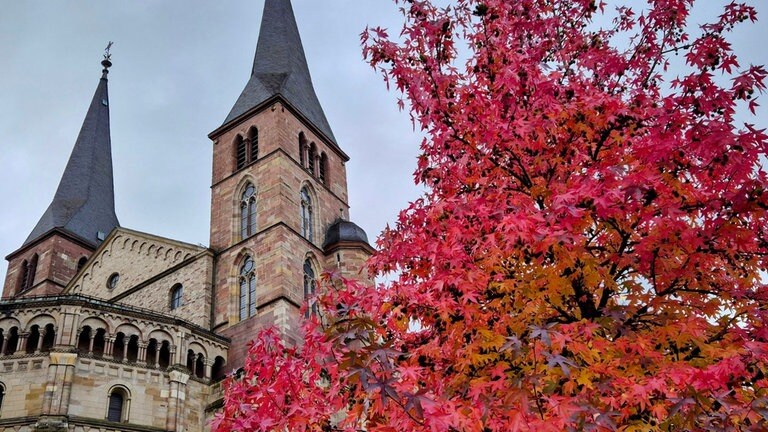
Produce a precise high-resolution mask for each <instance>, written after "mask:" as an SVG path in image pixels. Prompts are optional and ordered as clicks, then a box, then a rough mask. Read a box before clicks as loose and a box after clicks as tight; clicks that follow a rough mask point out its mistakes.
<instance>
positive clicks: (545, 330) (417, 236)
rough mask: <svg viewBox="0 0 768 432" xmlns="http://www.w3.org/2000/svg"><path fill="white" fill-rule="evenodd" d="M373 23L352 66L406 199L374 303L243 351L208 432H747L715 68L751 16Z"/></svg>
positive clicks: (754, 335) (737, 188)
mask: <svg viewBox="0 0 768 432" xmlns="http://www.w3.org/2000/svg"><path fill="white" fill-rule="evenodd" d="M700 1H701V0H700ZM395 3H396V4H399V5H400V6H401V8H402V9H401V12H402V14H403V17H404V21H405V22H404V25H403V28H402V31H401V32H400V33H399V35H398V36H396V37H395V36H393V35H392V34H390V33H389V32H387V31H385V30H383V29H379V28H376V27H372V28H369V29H367V30H366V31H365V32H364V34H363V35H362V36H361V40H362V42H363V53H364V56H365V58H366V59H367V61H368V62H369V63H370V64H371V65H372V66H373V67H374V68H376V69H377V70H378V71H379V72H380V73H381V74H382V77H383V79H384V81H385V84H386V85H387V87H389V86H390V84H391V85H392V88H393V89H396V91H397V92H399V93H400V94H399V95H398V96H399V97H398V101H397V103H398V105H399V106H400V108H401V109H404V110H408V111H409V114H410V116H411V119H412V121H413V125H414V127H415V128H419V129H420V132H422V133H423V140H422V142H421V144H420V149H421V154H420V155H419V157H418V159H417V161H416V171H415V173H414V179H415V181H416V182H417V183H419V184H420V185H421V186H422V188H423V190H424V194H423V196H422V197H420V198H419V199H417V200H415V201H414V202H413V203H411V204H410V205H409V206H408V207H407V208H406V209H404V210H402V211H401V212H400V213H399V215H398V218H397V221H396V222H395V223H393V225H392V226H388V227H387V229H385V230H384V232H383V233H382V234H381V235H380V237H379V239H378V240H377V246H378V248H379V251H378V253H377V254H376V255H374V256H373V257H372V258H371V260H370V262H369V263H368V270H369V271H370V273H371V274H374V275H378V276H384V275H387V276H388V277H387V278H386V280H387V282H386V283H384V284H381V285H380V286H378V287H376V288H371V287H366V286H362V285H360V284H358V283H355V282H354V281H346V280H337V281H335V283H334V284H332V285H330V286H329V287H328V289H327V290H320V292H322V294H321V295H319V296H318V303H319V304H320V305H323V308H324V309H325V312H326V313H325V314H324V322H323V323H322V326H321V325H320V324H321V323H319V322H308V323H306V324H305V325H304V327H303V329H302V330H303V331H302V333H301V335H302V337H301V339H302V341H301V342H300V343H299V344H297V345H296V346H288V345H287V344H285V343H283V342H282V341H281V339H280V334H279V332H276V331H272V332H269V331H268V332H267V333H265V334H263V335H260V336H259V338H258V339H257V342H256V343H254V344H253V345H252V346H251V350H250V352H249V359H248V362H247V364H246V367H245V368H244V373H243V377H242V379H240V380H235V379H233V378H231V379H230V380H229V381H228V382H229V384H228V385H227V386H226V388H227V390H226V396H225V402H224V407H223V412H224V413H225V415H222V416H219V417H217V418H216V420H215V426H216V429H217V430H220V431H224V430H234V429H237V428H241V429H242V428H246V427H248V428H251V427H252V428H265V427H269V428H270V429H271V430H286V429H287V430H322V428H323V427H324V426H323V425H327V424H329V423H328V419H331V418H343V420H339V421H338V422H337V424H334V427H337V428H338V429H340V430H344V431H353V430H370V431H400V430H409V431H417V432H424V431H430V432H433V431H434V432H437V431H440V432H444V431H449V430H461V431H467V432H499V431H510V430H513V431H514V430H520V431H534V430H535V431H560V430H587V431H609V430H625V431H630V430H692V431H698V430H748V429H749V428H752V429H753V430H765V429H768V402H767V401H766V399H765V394H766V392H768V380H766V379H765V377H764V374H765V371H768V349H767V348H766V347H767V346H768V294H766V293H768V290H766V289H765V284H764V282H762V281H763V280H764V270H765V269H766V268H768V228H766V227H768V223H766V217H767V216H768V193H767V192H766V191H768V178H767V177H768V174H766V171H765V167H764V163H765V161H766V160H768V154H766V152H768V136H766V134H765V132H764V129H763V128H762V127H756V126H754V125H751V124H748V123H747V124H744V125H743V126H739V125H737V123H736V120H735V119H736V118H737V117H742V115H743V116H748V115H749V113H750V112H751V113H752V114H753V115H754V113H755V112H756V108H757V106H758V105H757V102H756V101H755V99H756V96H757V95H759V94H760V93H762V92H763V91H764V90H765V79H766V70H765V68H763V67H762V66H750V67H749V68H747V69H746V70H744V71H739V70H738V68H739V67H738V65H739V64H740V63H741V64H745V62H744V61H743V59H741V58H739V57H738V56H737V55H736V54H734V52H733V50H732V46H731V44H730V40H731V34H730V33H731V31H733V29H735V28H736V27H737V26H738V25H743V24H746V23H750V22H753V21H754V20H755V19H756V12H755V8H754V6H751V5H749V4H741V3H737V2H733V3H729V4H728V5H725V6H724V8H723V13H722V14H721V15H720V16H718V17H716V18H715V19H714V21H712V22H709V23H693V22H692V18H691V14H690V12H691V10H692V9H693V7H694V3H695V2H694V1H693V0H652V1H646V2H641V4H640V5H638V4H637V3H636V2H629V1H625V2H618V4H617V10H616V12H615V14H614V15H613V17H614V19H613V20H605V19H602V18H603V17H601V14H603V10H604V8H605V4H604V2H594V1H592V0H547V1H544V0H542V1H539V0H520V1H509V0H483V1H478V0H455V1H454V2H451V7H440V6H438V5H437V4H436V3H438V2H433V1H429V0H419V1H407V2H405V1H402V0H395ZM622 3H624V4H622ZM630 5H631V6H632V7H633V8H635V9H634V10H633V9H632V8H630V7H629V6H630ZM699 24H700V25H701V26H700V27H697V26H698V25H699ZM676 55H679V56H680V60H679V61H676V62H673V61H672V58H673V57H674V56H676ZM678 63H679V65H678ZM673 65H674V67H673ZM728 79H730V82H729V80H728ZM723 83H727V85H726V84H723ZM744 102H746V103H744ZM740 104H741V105H740ZM412 323H418V325H417V326H414V325H412ZM262 422H263V423H262ZM294 428H295V429H294Z"/></svg>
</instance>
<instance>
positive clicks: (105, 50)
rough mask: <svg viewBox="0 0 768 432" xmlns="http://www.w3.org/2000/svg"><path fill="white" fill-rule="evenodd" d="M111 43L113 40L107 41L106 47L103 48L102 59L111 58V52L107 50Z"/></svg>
mask: <svg viewBox="0 0 768 432" xmlns="http://www.w3.org/2000/svg"><path fill="white" fill-rule="evenodd" d="M113 44H114V42H112V41H109V43H108V44H107V47H106V48H104V60H112V54H111V53H110V52H109V50H110V49H111V48H112V45H113Z"/></svg>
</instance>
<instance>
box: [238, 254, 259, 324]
mask: <svg viewBox="0 0 768 432" xmlns="http://www.w3.org/2000/svg"><path fill="white" fill-rule="evenodd" d="M239 283H240V319H241V320H244V319H246V318H249V317H252V316H254V315H256V272H255V269H254V264H253V259H252V258H251V257H246V258H245V261H244V262H243V265H242V267H240V280H239Z"/></svg>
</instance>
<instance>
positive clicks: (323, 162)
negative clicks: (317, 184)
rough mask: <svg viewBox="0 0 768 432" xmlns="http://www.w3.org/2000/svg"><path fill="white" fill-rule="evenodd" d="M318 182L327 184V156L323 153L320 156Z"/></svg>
mask: <svg viewBox="0 0 768 432" xmlns="http://www.w3.org/2000/svg"><path fill="white" fill-rule="evenodd" d="M319 171H320V181H321V182H323V184H325V185H327V184H328V155H326V154H325V152H323V154H321V155H320V166H319Z"/></svg>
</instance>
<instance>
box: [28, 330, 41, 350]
mask: <svg viewBox="0 0 768 432" xmlns="http://www.w3.org/2000/svg"><path fill="white" fill-rule="evenodd" d="M39 342H40V326H38V325H33V326H32V328H30V329H29V336H27V347H26V349H25V351H26V353H27V354H32V353H34V352H35V351H37V345H38V343H39Z"/></svg>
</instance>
